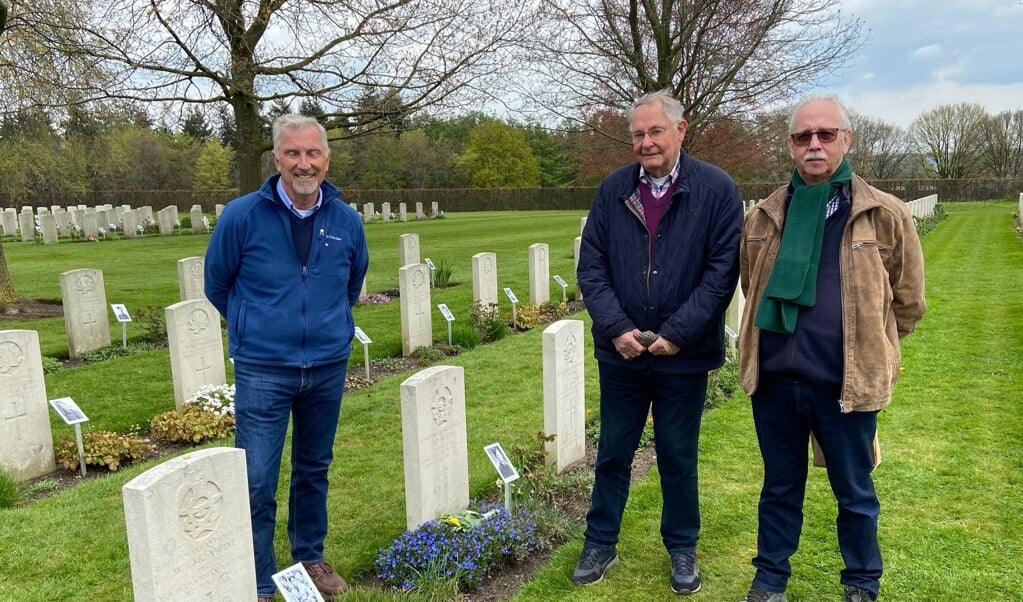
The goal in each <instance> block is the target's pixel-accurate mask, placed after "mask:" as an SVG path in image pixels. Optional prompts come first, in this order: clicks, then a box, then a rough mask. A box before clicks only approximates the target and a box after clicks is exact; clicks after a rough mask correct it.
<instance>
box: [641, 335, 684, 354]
mask: <svg viewBox="0 0 1023 602" xmlns="http://www.w3.org/2000/svg"><path fill="white" fill-rule="evenodd" d="M647 351H649V352H650V353H652V354H654V355H675V354H676V353H678V345H676V344H675V343H672V342H671V341H669V340H668V339H666V338H664V337H657V340H656V341H654V342H653V344H652V345H650V347H648V348H647Z"/></svg>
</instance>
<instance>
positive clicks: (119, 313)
mask: <svg viewBox="0 0 1023 602" xmlns="http://www.w3.org/2000/svg"><path fill="white" fill-rule="evenodd" d="M110 309H112V310H114V317H116V318H117V321H118V322H131V314H129V313H128V309H127V308H126V307H125V306H124V304H123V303H111V304H110Z"/></svg>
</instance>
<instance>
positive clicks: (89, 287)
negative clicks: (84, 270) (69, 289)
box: [75, 274, 96, 295]
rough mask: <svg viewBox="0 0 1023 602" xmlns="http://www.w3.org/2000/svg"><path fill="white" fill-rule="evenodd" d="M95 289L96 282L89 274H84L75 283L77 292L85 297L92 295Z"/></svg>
mask: <svg viewBox="0 0 1023 602" xmlns="http://www.w3.org/2000/svg"><path fill="white" fill-rule="evenodd" d="M95 288H96V280H95V279H94V278H93V277H92V276H90V275H88V274H82V275H81V276H79V277H78V280H76V281H75V290H77V291H78V292H79V293H81V294H83V295H87V294H89V293H91V292H92V291H93V290H94V289H95Z"/></svg>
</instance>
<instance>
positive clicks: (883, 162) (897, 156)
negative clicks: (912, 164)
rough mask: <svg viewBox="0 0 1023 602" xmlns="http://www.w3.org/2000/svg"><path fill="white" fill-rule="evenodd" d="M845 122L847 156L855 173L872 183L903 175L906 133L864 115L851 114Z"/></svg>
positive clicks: (908, 149) (905, 163)
mask: <svg viewBox="0 0 1023 602" xmlns="http://www.w3.org/2000/svg"><path fill="white" fill-rule="evenodd" d="M849 119H850V121H852V131H853V138H852V148H851V149H850V153H849V154H850V159H851V160H852V162H853V166H854V167H855V168H856V171H857V173H859V174H860V175H862V176H863V177H866V178H870V179H874V180H888V179H891V178H895V177H898V176H900V175H903V172H904V171H905V170H906V167H907V161H906V159H908V158H909V156H910V143H909V138H908V137H907V134H906V131H905V130H903V129H902V128H900V127H899V126H897V125H895V124H893V123H888V122H887V121H883V120H880V119H875V118H873V117H870V116H867V115H859V114H856V113H852V114H851V115H850V116H849Z"/></svg>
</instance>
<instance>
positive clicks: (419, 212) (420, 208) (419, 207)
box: [416, 202, 426, 219]
mask: <svg viewBox="0 0 1023 602" xmlns="http://www.w3.org/2000/svg"><path fill="white" fill-rule="evenodd" d="M422 217H426V214H425V213H423V204H422V203H421V202H417V203H416V219H419V218H422Z"/></svg>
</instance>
